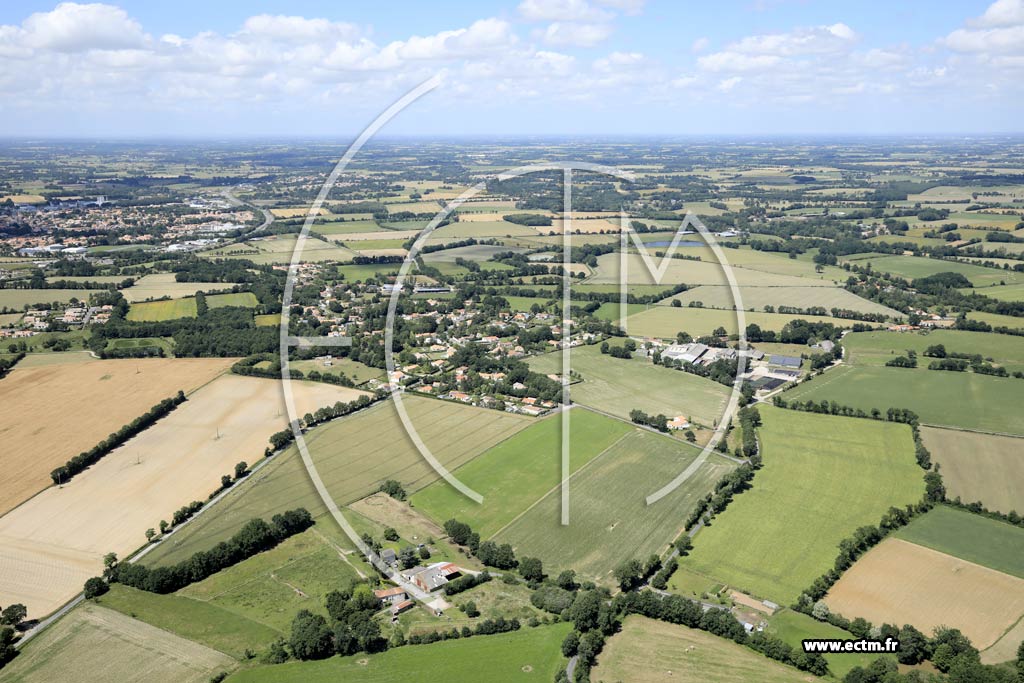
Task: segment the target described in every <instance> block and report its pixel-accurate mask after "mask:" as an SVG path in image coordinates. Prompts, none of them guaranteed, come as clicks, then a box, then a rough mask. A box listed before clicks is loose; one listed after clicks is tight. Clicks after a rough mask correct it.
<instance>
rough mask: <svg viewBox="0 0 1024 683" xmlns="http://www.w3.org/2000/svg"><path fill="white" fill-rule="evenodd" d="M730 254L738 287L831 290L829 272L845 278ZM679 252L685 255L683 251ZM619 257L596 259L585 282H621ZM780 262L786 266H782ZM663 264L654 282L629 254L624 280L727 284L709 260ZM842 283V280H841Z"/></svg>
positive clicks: (717, 266)
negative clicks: (659, 276)
mask: <svg viewBox="0 0 1024 683" xmlns="http://www.w3.org/2000/svg"><path fill="white" fill-rule="evenodd" d="M657 250H658V248H657V247H652V248H650V249H649V250H648V251H649V252H651V259H652V260H653V262H654V265H655V267H656V268H657V267H659V266H658V264H659V262H660V259H659V258H658V257H657V256H654V255H653V254H654V252H655V251H657ZM734 251H736V250H733V249H729V250H727V251H726V252H725V253H726V256H727V258H728V259H729V261H730V264H731V265H732V270H733V274H734V275H735V277H736V282H737V284H739V286H741V287H835V285H836V283H837V281H840V280H837V278H839V277H840V276H839V275H837V274H836V273H835V272H832V270H834V271H838V273H839V274H843V275H845V273H844V271H842V270H841V269H838V268H835V269H831V270H827V271H826V272H825V273H823V274H820V275H819V274H816V273H815V272H814V264H813V263H806V262H801V261H797V260H795V259H787V258H785V257H783V258H782V259H781V260H780V259H775V258H773V259H772V260H771V261H769V262H764V261H757V262H755V261H751V262H749V263H739V262H738V261H741V260H742V259H737V258H736V257H737V256H738V255H739V254H743V252H741V251H738V252H737V254H733V252H734ZM683 253H689V252H687V251H684V252H683ZM620 258H621V254H619V253H616V252H612V253H610V254H602V255H601V256H599V257H598V259H597V264H598V267H597V272H596V273H595V275H594V276H593V277H592V278H589V279H588V280H587V282H589V283H594V284H618V283H619V282H621V281H622V280H621V279H620V276H619V271H620ZM702 258H703V257H702ZM783 261H786V262H789V263H785V264H783ZM791 264H795V265H791ZM664 265H665V273H664V275H663V277H662V278H661V281H660V282H658V281H657V280H656V279H655V278H654V277H653V276H652V275H651V273H650V271H649V270H648V269H647V267H646V265H645V262H644V260H643V258H642V257H641V256H640V255H639V254H629V255H628V256H627V258H626V280H625V281H626V282H629V283H631V284H648V285H650V284H661V285H663V286H664V288H666V289H667V288H668V287H670V286H672V285H674V284H677V283H686V284H688V285H690V286H695V285H718V286H727V285H728V284H729V283H728V280H727V279H726V277H725V270H724V268H723V266H722V265H721V264H720V263H718V261H716V260H714V259H713V258H711V259H710V260H702V261H690V260H684V259H667V263H665V264H664ZM779 271H782V272H779ZM785 271H790V272H785ZM842 280H845V277H843V278H842Z"/></svg>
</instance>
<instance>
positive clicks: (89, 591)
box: [82, 576, 110, 600]
mask: <svg viewBox="0 0 1024 683" xmlns="http://www.w3.org/2000/svg"><path fill="white" fill-rule="evenodd" d="M109 590H110V586H108V585H107V582H106V581H104V580H103V579H101V578H100V577H98V576H94V577H92V578H91V579H87V580H86V582H85V587H84V588H83V590H82V592H83V593H84V594H85V599H86V600H92V599H93V598H98V597H99V596H101V595H103V594H104V593H106V592H107V591H109Z"/></svg>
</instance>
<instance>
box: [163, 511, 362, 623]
mask: <svg viewBox="0 0 1024 683" xmlns="http://www.w3.org/2000/svg"><path fill="white" fill-rule="evenodd" d="M318 526H320V527H327V526H337V525H335V524H334V522H333V521H332V520H327V521H326V522H325V524H321V525H318ZM353 562H354V563H355V565H353V564H352V563H353ZM356 565H358V566H360V567H361V568H363V569H364V570H365V569H366V567H365V565H364V564H363V563H362V562H361V560H360V558H359V556H358V555H356V556H354V557H352V558H343V557H342V556H341V554H340V552H339V550H338V548H337V547H336V546H335V545H334V544H333V543H332V542H331V541H329V540H328V539H327V537H326V536H324V534H323V532H321V530H320V529H319V528H313V529H309V530H307V531H305V532H303V533H302V534H299V535H298V536H293V537H292V538H289V539H288V540H286V541H285V542H283V543H281V545H279V546H277V547H276V548H273V549H272V550H268V551H266V552H263V553H259V554H258V555H255V556H253V557H250V558H249V559H247V560H245V561H244V562H241V563H239V564H236V565H234V566H232V567H229V568H228V569H224V570H222V571H219V572H217V573H216V574H214V575H213V576H211V577H209V578H207V579H205V580H203V581H200V582H199V583H193V584H191V585H189V586H187V587H186V588H184V589H182V590H181V591H180V592H179V595H181V596H182V597H186V598H192V599H193V600H198V601H200V602H205V603H209V604H212V605H216V606H217V607H221V608H223V609H224V610H227V611H228V612H231V613H233V614H239V615H241V616H243V617H245V618H246V619H250V620H252V621H255V622H258V623H260V624H263V625H264V626H268V627H270V628H272V629H275V630H277V631H279V632H281V633H282V634H286V633H287V632H288V630H289V628H290V627H291V623H292V620H293V619H294V617H295V614H296V613H297V612H298V611H299V610H302V609H307V610H309V611H311V612H319V613H321V614H324V615H325V616H326V614H327V611H326V608H325V607H324V604H325V599H326V596H327V594H328V593H330V592H331V591H332V590H337V589H338V588H340V587H344V586H346V585H350V584H352V583H354V582H355V581H357V580H358V579H359V576H358V574H357V573H356V569H355V566H356Z"/></svg>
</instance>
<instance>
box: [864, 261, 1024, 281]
mask: <svg viewBox="0 0 1024 683" xmlns="http://www.w3.org/2000/svg"><path fill="white" fill-rule="evenodd" d="M857 263H858V265H861V266H867V264H869V263H870V264H871V268H872V269H873V270H876V271H880V272H883V273H891V274H892V275H897V276H899V277H903V278H906V279H908V280H913V279H914V278H918V277H927V276H929V275H935V274H936V273H960V274H961V275H963V276H964V277H966V278H967V279H968V280H970V281H971V284H973V285H974V286H975V287H985V286H988V285H998V284H1000V283H1002V282H1005V283H1006V284H1017V283H1024V273H1015V272H1013V271H1008V270H1002V269H998V268H985V267H983V266H976V265H972V264H970V263H960V262H958V261H943V260H940V259H931V258H925V257H923V256H881V257H873V258H869V259H863V260H859V261H857Z"/></svg>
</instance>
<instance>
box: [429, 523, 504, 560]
mask: <svg viewBox="0 0 1024 683" xmlns="http://www.w3.org/2000/svg"><path fill="white" fill-rule="evenodd" d="M444 531H445V533H446V534H448V537H449V538H450V539H451V540H452V541H453V542H454V543H456V544H458V545H461V546H465V547H466V548H468V549H469V552H471V553H473V554H474V555H476V557H477V559H478V560H480V561H481V562H483V563H484V564H485V565H487V566H488V567H495V568H497V569H513V568H515V567H516V565H517V564H518V562H517V560H516V556H515V552H513V550H512V546H511V545H509V544H508V543H502V544H501V545H499V544H497V543H495V542H494V541H483V542H481V541H480V534H478V533H477V532H475V531H473V529H471V528H470V526H469V525H468V524H466V523H465V522H460V521H458V520H456V519H449V520H448V521H447V522H445V523H444Z"/></svg>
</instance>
